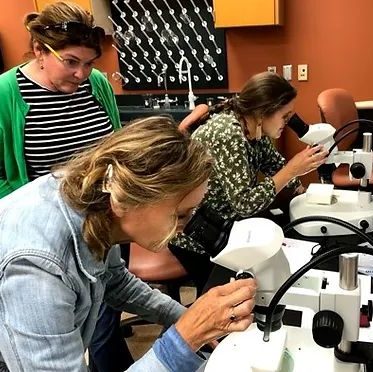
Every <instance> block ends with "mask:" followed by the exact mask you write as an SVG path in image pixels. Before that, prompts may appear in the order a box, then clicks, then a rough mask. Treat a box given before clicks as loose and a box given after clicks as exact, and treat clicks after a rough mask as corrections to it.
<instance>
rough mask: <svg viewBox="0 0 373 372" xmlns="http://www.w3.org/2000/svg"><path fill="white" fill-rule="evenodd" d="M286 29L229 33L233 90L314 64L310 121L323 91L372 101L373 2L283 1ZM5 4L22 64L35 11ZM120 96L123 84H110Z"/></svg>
mask: <svg viewBox="0 0 373 372" xmlns="http://www.w3.org/2000/svg"><path fill="white" fill-rule="evenodd" d="M284 1H285V24H284V26H283V27H252V28H250V27H246V28H234V29H228V30H227V58H228V74H229V90H230V91H238V90H239V89H240V87H241V86H242V85H243V84H244V82H245V81H246V79H247V78H248V77H249V76H250V75H252V74H254V73H256V72H259V71H263V70H265V69H266V67H267V66H268V65H277V68H278V69H279V70H280V71H281V67H282V65H283V64H292V65H293V77H296V65H297V64H299V63H307V64H308V65H309V81H308V82H297V81H296V80H293V84H294V86H295V87H296V88H297V89H298V92H299V95H298V100H297V111H298V112H299V113H300V114H301V115H302V116H303V117H304V118H305V119H306V120H308V121H310V122H315V121H318V119H319V115H318V111H317V107H316V97H317V95H318V93H319V92H320V91H322V90H324V89H327V88H332V87H341V88H345V89H347V90H349V91H350V92H351V93H352V95H353V96H354V97H355V99H356V100H368V99H373V74H372V73H371V68H372V65H373V48H372V42H373V27H372V26H371V24H372V21H373V1H372V0H359V1H358V2H353V1H351V0H284ZM1 2H2V10H1V12H0V42H1V46H2V50H3V54H4V62H5V66H6V67H7V68H9V67H11V66H13V65H15V64H18V63H20V62H21V61H22V56H23V54H24V52H25V51H26V50H27V40H28V35H27V32H26V30H25V29H24V28H23V26H22V18H23V16H24V14H26V13H27V12H29V11H32V10H33V1H32V0H21V1H5V0H1ZM98 67H99V68H100V69H101V70H102V71H107V72H108V73H109V77H110V75H111V74H112V73H113V72H115V71H117V70H118V62H117V58H116V53H115V51H114V50H113V48H111V41H110V38H108V40H107V41H106V45H105V47H104V56H103V57H102V58H101V60H100V61H99V65H98ZM111 82H112V84H113V86H114V89H115V91H116V93H122V90H121V87H120V84H118V83H116V82H113V81H111ZM282 148H283V152H284V154H285V155H286V156H287V157H288V156H291V155H293V154H294V153H295V151H298V150H299V149H300V148H302V145H301V144H300V143H299V142H298V141H296V140H295V138H294V136H293V134H291V133H289V132H286V133H285V135H284V136H283V138H282Z"/></svg>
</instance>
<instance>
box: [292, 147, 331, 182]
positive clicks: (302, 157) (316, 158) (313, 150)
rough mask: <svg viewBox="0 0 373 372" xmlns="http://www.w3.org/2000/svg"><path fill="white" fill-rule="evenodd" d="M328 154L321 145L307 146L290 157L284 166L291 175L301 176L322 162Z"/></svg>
mask: <svg viewBox="0 0 373 372" xmlns="http://www.w3.org/2000/svg"><path fill="white" fill-rule="evenodd" d="M328 155H329V152H328V151H327V150H325V149H324V147H323V146H322V145H317V146H314V147H310V146H307V147H306V148H305V149H304V150H302V151H301V152H298V154H296V155H295V156H294V157H293V158H292V159H290V160H289V162H288V163H287V165H286V167H287V168H288V169H289V172H290V173H291V175H292V177H298V176H303V175H304V174H307V173H309V172H312V171H314V170H315V169H317V168H318V167H319V166H320V165H322V164H324V163H325V162H326V160H327V158H328Z"/></svg>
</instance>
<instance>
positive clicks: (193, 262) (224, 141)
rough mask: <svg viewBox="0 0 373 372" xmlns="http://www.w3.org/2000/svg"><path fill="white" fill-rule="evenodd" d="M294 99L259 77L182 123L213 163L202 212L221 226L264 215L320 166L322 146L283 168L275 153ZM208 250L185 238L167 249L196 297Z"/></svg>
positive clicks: (288, 90) (270, 78)
mask: <svg viewBox="0 0 373 372" xmlns="http://www.w3.org/2000/svg"><path fill="white" fill-rule="evenodd" d="M296 96H297V92H296V90H295V88H294V87H293V86H291V84H290V83H289V82H288V81H286V80H285V79H284V78H283V77H281V76H279V75H277V74H273V73H270V72H264V73H259V74H256V75H254V76H252V77H251V78H250V79H249V80H248V82H247V83H246V84H245V85H244V87H243V88H242V90H241V92H240V93H239V95H238V96H236V97H233V98H231V99H228V100H226V101H225V102H223V103H221V104H217V105H215V106H212V107H211V108H210V109H209V110H208V109H207V107H206V106H201V107H197V108H196V111H195V112H192V113H191V115H190V117H189V118H188V117H187V118H186V119H185V120H186V121H185V123H181V125H180V127H181V128H182V129H183V130H184V131H185V130H186V129H185V127H186V126H189V127H190V126H191V124H192V127H194V128H197V129H196V130H195V131H194V133H193V134H192V137H193V138H194V139H196V140H198V141H199V142H201V143H202V144H203V145H204V146H205V147H206V148H208V150H209V151H210V153H211V155H212V156H213V157H214V158H215V165H214V170H213V173H212V176H211V178H210V181H209V188H208V193H207V195H206V197H205V198H204V200H203V202H202V204H201V207H200V210H203V209H207V210H209V213H210V214H211V215H215V216H218V217H219V218H220V219H221V220H222V221H234V220H239V219H243V218H247V217H251V216H255V215H257V214H258V213H260V212H262V211H264V210H265V209H267V208H268V206H269V205H270V204H271V203H272V202H273V201H274V199H275V197H276V195H277V194H278V193H279V192H280V191H281V190H282V189H283V188H285V187H292V188H294V190H295V192H301V191H302V190H303V188H302V185H301V183H300V181H299V179H298V176H301V175H303V174H306V173H308V172H311V171H313V170H315V169H316V168H317V167H319V166H320V165H321V164H323V163H324V162H325V161H326V156H327V152H326V151H324V150H323V149H322V148H321V146H316V147H313V148H310V147H307V148H306V149H304V150H303V151H301V152H299V153H298V154H296V155H295V156H294V157H293V158H292V159H290V160H289V162H287V163H286V162H285V159H284V157H283V156H282V155H281V154H280V153H279V152H278V151H277V149H276V148H275V146H274V144H273V140H276V139H278V138H279V137H280V136H281V133H282V131H283V129H284V128H285V126H286V124H287V122H288V120H289V119H290V118H291V116H292V115H293V113H294V103H295V98H296ZM259 174H262V175H263V178H262V179H260V178H259ZM197 213H198V211H197ZM210 248H211V247H206V246H202V245H201V244H199V243H198V242H197V241H195V240H194V239H192V238H191V237H190V236H187V235H185V234H179V235H178V236H177V237H176V238H175V239H173V240H172V241H171V244H170V249H171V251H172V253H173V254H174V255H175V256H176V257H177V258H178V259H179V260H180V261H181V263H182V264H183V265H184V266H185V268H186V270H187V271H188V272H189V274H190V275H191V276H192V278H194V280H195V282H196V284H197V287H198V288H199V291H201V290H202V288H203V286H204V284H205V282H206V280H207V278H208V275H209V273H210V271H211V268H212V264H211V263H210V260H209V254H208V252H209V249H210Z"/></svg>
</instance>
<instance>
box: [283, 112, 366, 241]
mask: <svg viewBox="0 0 373 372" xmlns="http://www.w3.org/2000/svg"><path fill="white" fill-rule="evenodd" d="M348 125H349V124H348ZM289 127H290V128H291V129H293V130H294V131H295V133H296V134H297V136H298V137H299V139H300V140H301V141H302V142H304V143H306V144H308V145H310V146H314V145H318V144H321V145H323V146H324V148H325V149H326V150H329V156H328V159H327V162H326V164H325V165H324V166H322V168H323V169H326V170H327V171H328V170H329V171H330V174H329V176H331V172H332V170H333V167H334V165H339V164H342V163H344V164H349V172H350V178H351V179H353V178H354V179H359V180H360V188H359V190H356V191H355V190H336V189H334V186H333V185H332V184H325V183H324V175H322V174H321V173H320V172H319V174H320V179H321V183H319V184H316V183H314V184H310V185H309V187H308V189H307V192H306V193H305V194H302V195H298V196H296V197H295V198H293V199H292V201H291V202H290V206H289V212H290V221H293V220H297V219H299V218H302V217H304V216H315V215H322V216H331V217H335V218H338V219H342V220H344V221H347V222H349V223H351V224H353V225H355V226H357V227H359V228H360V229H362V230H363V231H365V232H372V231H373V202H372V195H371V192H369V191H367V190H366V188H367V185H368V182H369V178H370V176H371V174H372V163H373V152H372V133H369V132H368V133H364V134H363V146H362V148H361V149H353V150H351V151H338V148H337V144H338V142H339V141H340V140H342V139H343V138H344V137H345V135H343V136H341V138H340V140H335V138H334V137H335V132H336V130H335V128H334V127H333V126H332V125H330V124H327V123H319V124H311V125H307V124H305V123H304V122H303V121H302V119H300V118H299V117H298V116H295V117H293V118H292V119H291V120H290V122H289ZM341 129H342V128H341ZM346 134H348V133H346ZM296 231H297V232H298V233H300V234H301V235H304V236H335V235H346V234H348V231H347V230H346V229H343V228H340V227H339V226H335V225H332V224H329V223H323V224H321V225H320V223H318V222H310V223H307V224H303V225H301V226H298V227H296Z"/></svg>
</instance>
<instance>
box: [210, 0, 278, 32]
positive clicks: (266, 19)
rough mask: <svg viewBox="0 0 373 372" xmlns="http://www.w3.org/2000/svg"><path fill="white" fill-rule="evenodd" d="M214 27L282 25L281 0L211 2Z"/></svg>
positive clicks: (226, 0) (219, 0) (224, 0)
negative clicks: (212, 4) (213, 13)
mask: <svg viewBox="0 0 373 372" xmlns="http://www.w3.org/2000/svg"><path fill="white" fill-rule="evenodd" d="M213 3H214V12H215V27H238V26H260V25H277V24H281V23H282V0H230V1H229V0H213Z"/></svg>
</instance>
